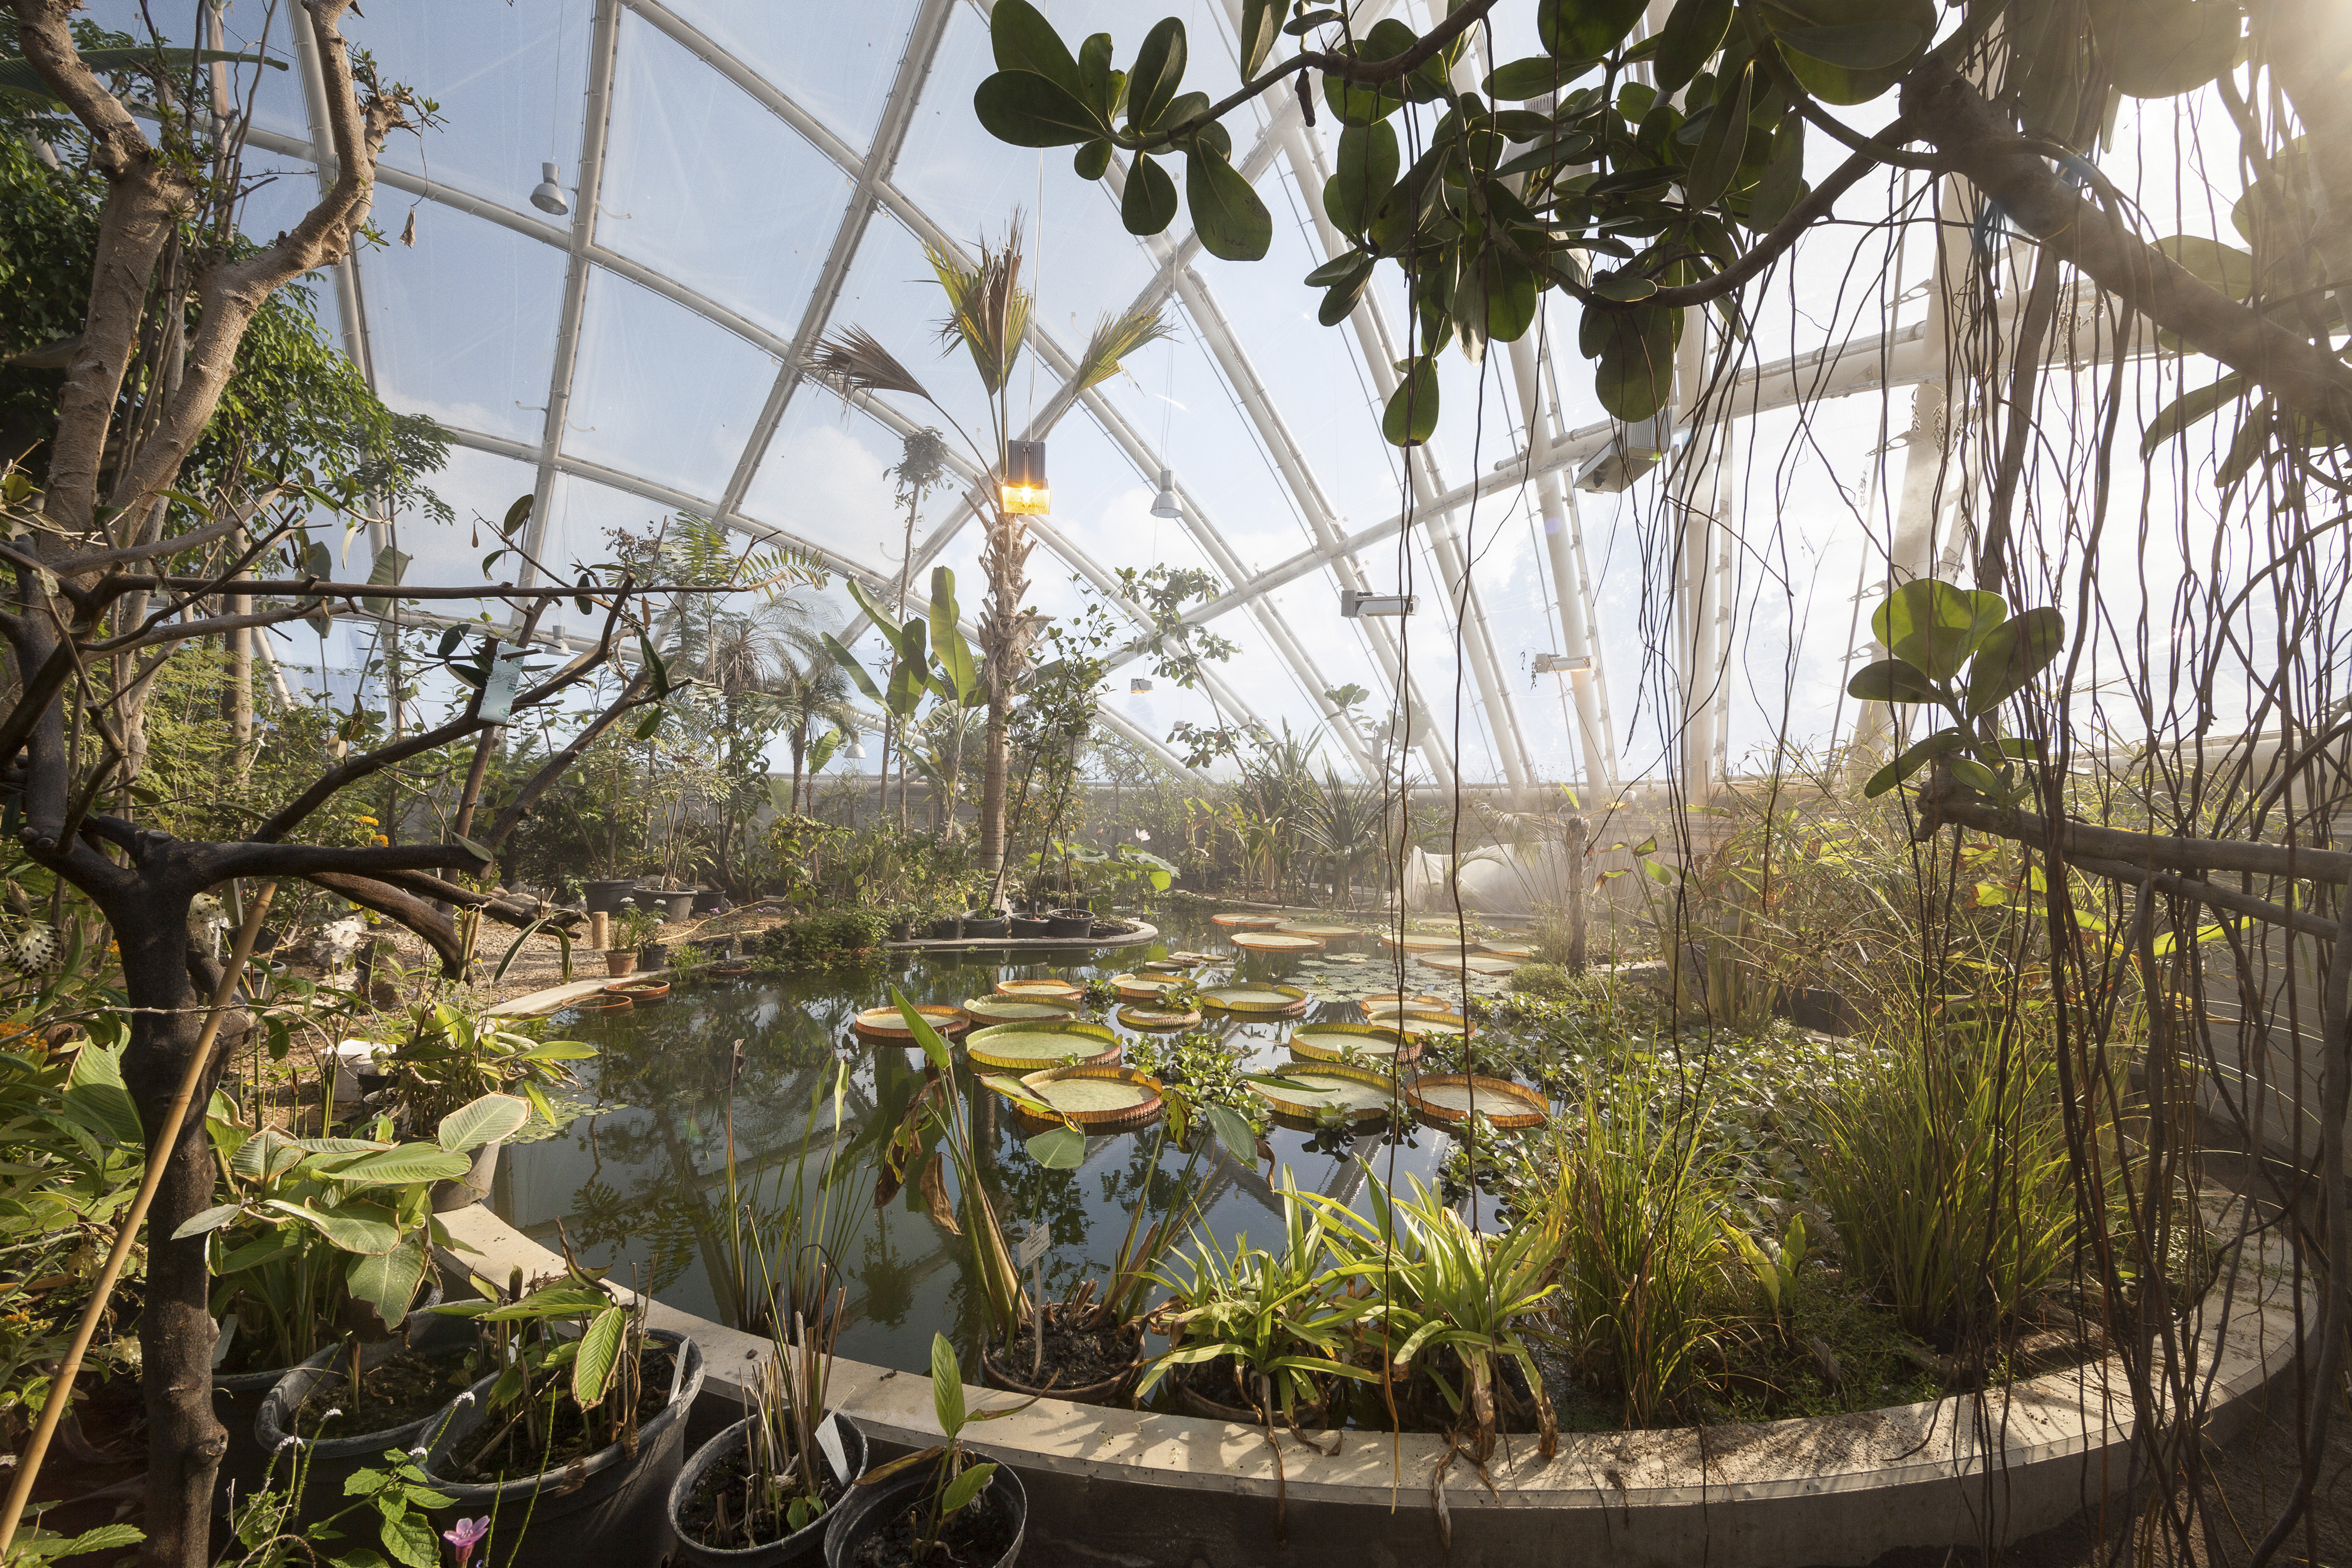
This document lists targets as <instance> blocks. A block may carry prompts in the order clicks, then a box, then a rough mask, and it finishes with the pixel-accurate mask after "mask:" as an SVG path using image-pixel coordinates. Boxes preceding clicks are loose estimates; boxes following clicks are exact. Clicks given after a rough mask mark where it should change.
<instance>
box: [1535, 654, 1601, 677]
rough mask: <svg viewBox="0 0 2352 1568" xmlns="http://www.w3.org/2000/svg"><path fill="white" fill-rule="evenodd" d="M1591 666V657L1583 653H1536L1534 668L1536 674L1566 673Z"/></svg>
mask: <svg viewBox="0 0 2352 1568" xmlns="http://www.w3.org/2000/svg"><path fill="white" fill-rule="evenodd" d="M1591 668H1592V660H1591V657H1590V656H1589V655H1587V654H1583V653H1538V654H1537V655H1536V664H1535V670H1536V674H1538V675H1566V674H1574V673H1575V672H1576V671H1578V670H1589V669H1591Z"/></svg>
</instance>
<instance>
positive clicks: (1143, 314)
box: [1077, 309, 1176, 392]
mask: <svg viewBox="0 0 2352 1568" xmlns="http://www.w3.org/2000/svg"><path fill="white" fill-rule="evenodd" d="M1175 330H1176V329H1175V328H1174V327H1173V326H1172V325H1171V323H1170V322H1169V320H1168V318H1167V317H1165V316H1163V315H1161V314H1160V312H1159V311H1158V310H1157V309H1151V310H1130V311H1129V312H1128V313H1127V314H1126V315H1124V316H1112V315H1109V314H1105V315H1104V317H1103V319H1101V320H1099V321H1097V322H1096V323H1095V330H1094V336H1093V337H1091V338H1088V339H1087V350H1086V352H1085V353H1083V354H1081V355H1079V356H1078V369H1077V380H1078V390H1079V391H1080V392H1084V391H1086V390H1087V388H1088V387H1091V386H1097V385H1100V384H1101V383H1102V382H1107V381H1108V380H1110V378H1111V377H1113V376H1115V375H1117V374H1118V372H1119V370H1120V368H1121V367H1120V365H1119V361H1121V360H1123V359H1125V358H1127V356H1128V355H1129V354H1132V353H1134V352H1135V351H1136V350H1138V349H1140V348H1142V347H1144V346H1145V345H1146V344H1148V343H1156V342H1158V341H1160V340H1161V339H1162V338H1168V337H1172V336H1174V334H1175Z"/></svg>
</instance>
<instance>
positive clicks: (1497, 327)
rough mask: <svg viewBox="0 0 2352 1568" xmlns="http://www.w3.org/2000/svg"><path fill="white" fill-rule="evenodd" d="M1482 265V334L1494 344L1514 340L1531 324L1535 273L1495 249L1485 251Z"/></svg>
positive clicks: (1533, 322) (1533, 307)
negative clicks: (1484, 275) (1484, 266)
mask: <svg viewBox="0 0 2352 1568" xmlns="http://www.w3.org/2000/svg"><path fill="white" fill-rule="evenodd" d="M1486 264H1487V266H1488V267H1489V269H1490V271H1489V273H1488V276H1487V280H1486V336H1487V337H1489V338H1491V339H1493V340H1495V341H1496V342H1498V343H1511V342H1517V340H1519V339H1520V338H1522V337H1524V336H1526V334H1527V330H1528V328H1529V327H1531V326H1533V325H1535V319H1536V304H1537V300H1538V290H1537V288H1536V275H1535V274H1534V273H1532V272H1530V271H1528V269H1527V268H1526V267H1523V266H1521V265H1520V264H1519V263H1518V262H1517V261H1516V260H1514V259H1513V258H1511V257H1510V256H1504V255H1502V254H1501V253H1499V252H1496V251H1489V252H1488V253H1487V256H1486Z"/></svg>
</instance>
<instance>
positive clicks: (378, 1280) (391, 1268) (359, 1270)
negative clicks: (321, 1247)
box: [343, 1240, 432, 1329]
mask: <svg viewBox="0 0 2352 1568" xmlns="http://www.w3.org/2000/svg"><path fill="white" fill-rule="evenodd" d="M431 1263H432V1257H431V1254H430V1253H428V1252H427V1251H426V1249H425V1245H424V1243H423V1242H422V1241H421V1240H419V1241H416V1242H413V1243H411V1244H408V1245H406V1246H401V1247H395V1248H394V1249H392V1250H391V1251H389V1252H384V1253H380V1254H377V1255H376V1256H373V1257H362V1258H354V1259H352V1266H351V1269H350V1270H349V1271H348V1272H347V1273H346V1274H345V1275H344V1276H343V1285H344V1288H345V1289H346V1290H348V1291H350V1292H351V1295H352V1300H353V1301H365V1302H366V1303H367V1304H368V1306H369V1307H370V1308H371V1309H373V1311H374V1312H375V1315H376V1317H377V1318H378V1319H379V1320H380V1321H381V1322H383V1326H384V1327H386V1328H388V1329H392V1328H398V1327H399V1326H400V1323H401V1320H402V1319H404V1318H405V1317H407V1316H408V1309H409V1308H410V1307H411V1306H412V1305H414V1304H415V1301H416V1288H417V1286H419V1285H421V1284H423V1283H424V1282H425V1270H426V1268H428V1267H429V1266H430V1265H431Z"/></svg>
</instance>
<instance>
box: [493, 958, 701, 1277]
mask: <svg viewBox="0 0 2352 1568" xmlns="http://www.w3.org/2000/svg"><path fill="white" fill-rule="evenodd" d="M669 973H670V971H669V970H667V969H635V970H632V971H630V972H629V973H628V974H625V975H600V976H598V977H596V978H594V979H593V980H566V981H565V982H564V983H563V984H562V985H560V986H548V987H546V988H542V989H540V990H536V991H525V992H524V993H523V994H522V995H521V996H519V997H509V998H507V999H506V1000H505V1001H502V1002H493V1003H492V1004H491V1005H490V1006H488V1008H485V1009H482V1016H483V1017H485V1018H509V1019H527V1018H541V1017H543V1016H545V1015H546V1014H548V1013H552V1012H561V1011H562V1009H565V1008H568V1007H570V1006H571V1005H572V1003H574V1002H576V1001H578V1000H580V998H583V997H593V996H594V995H595V994H596V993H597V992H598V991H601V990H603V989H604V988H605V987H606V986H609V985H611V984H612V983H613V982H614V981H615V980H657V979H660V978H662V977H665V976H667V975H668V974H669ZM557 1266H558V1267H559V1268H560V1267H562V1260H560V1259H559V1260H557Z"/></svg>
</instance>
